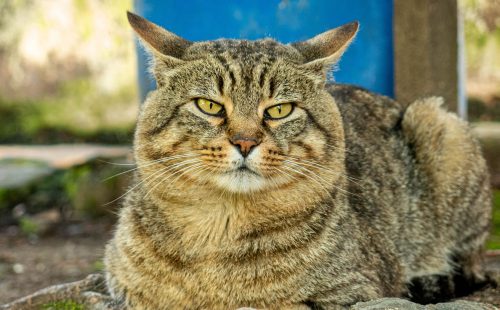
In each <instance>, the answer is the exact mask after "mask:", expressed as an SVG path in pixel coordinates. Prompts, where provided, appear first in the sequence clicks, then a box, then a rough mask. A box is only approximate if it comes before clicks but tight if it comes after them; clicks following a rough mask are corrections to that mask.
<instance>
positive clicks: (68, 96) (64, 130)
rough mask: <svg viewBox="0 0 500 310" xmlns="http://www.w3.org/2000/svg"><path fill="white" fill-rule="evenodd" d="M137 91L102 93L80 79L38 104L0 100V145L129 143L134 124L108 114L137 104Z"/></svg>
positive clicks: (131, 89) (68, 83)
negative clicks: (135, 100)
mask: <svg viewBox="0 0 500 310" xmlns="http://www.w3.org/2000/svg"><path fill="white" fill-rule="evenodd" d="M135 91H136V90H135V88H134V87H127V88H123V89H122V90H120V91H119V92H116V93H112V94H102V93H100V92H98V91H97V90H95V89H94V88H93V87H92V83H91V81H90V80H88V79H79V80H74V81H69V82H67V83H65V84H64V85H62V86H61V89H60V90H59V91H58V93H57V94H56V95H54V96H51V97H47V98H43V99H42V98H41V99H40V100H38V101H21V102H19V101H7V100H2V99H0V143H29V142H34V143H54V142H105V143H130V141H131V139H132V132H133V126H134V124H133V123H132V122H130V121H129V120H125V121H120V120H115V121H113V120H110V119H109V118H110V115H109V114H111V113H112V112H113V111H112V110H113V108H114V109H116V110H120V109H123V105H126V104H134V103H133V102H131V101H133V100H131V98H135V95H136V94H135ZM111 117H112V116H111Z"/></svg>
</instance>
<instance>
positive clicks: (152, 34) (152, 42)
mask: <svg viewBox="0 0 500 310" xmlns="http://www.w3.org/2000/svg"><path fill="white" fill-rule="evenodd" d="M127 17H128V21H129V23H130V25H131V26H132V28H134V30H135V32H136V33H137V34H138V35H139V37H140V38H141V39H142V40H143V41H144V42H145V43H146V44H147V45H149V47H151V49H152V50H153V52H156V53H160V54H162V55H165V56H170V57H173V58H177V59H178V58H181V57H182V55H183V54H184V51H185V50H186V48H187V47H189V46H190V45H191V44H192V43H191V42H190V41H188V40H185V39H183V38H181V37H179V36H177V35H175V34H173V33H171V32H169V31H167V30H165V29H163V28H162V27H160V26H158V25H156V24H153V23H152V22H150V21H148V20H147V19H145V18H143V17H141V16H139V15H136V14H134V13H131V12H129V11H127Z"/></svg>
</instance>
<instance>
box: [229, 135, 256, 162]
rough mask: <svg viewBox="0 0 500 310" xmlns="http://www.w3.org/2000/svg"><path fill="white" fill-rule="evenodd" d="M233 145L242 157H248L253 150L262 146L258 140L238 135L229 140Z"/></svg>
mask: <svg viewBox="0 0 500 310" xmlns="http://www.w3.org/2000/svg"><path fill="white" fill-rule="evenodd" d="M229 141H231V143H232V144H233V145H235V146H236V147H238V149H239V151H240V153H241V155H243V157H247V156H248V154H250V152H251V151H252V149H253V148H254V147H255V146H257V145H259V144H260V140H258V139H256V138H253V137H252V138H250V137H242V136H241V135H236V136H234V137H232V138H231V139H229Z"/></svg>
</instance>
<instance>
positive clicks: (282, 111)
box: [265, 103, 293, 119]
mask: <svg viewBox="0 0 500 310" xmlns="http://www.w3.org/2000/svg"><path fill="white" fill-rule="evenodd" d="M292 111H293V104H291V103H282V104H277V105H275V106H272V107H270V108H267V109H266V113H265V116H266V117H267V118H269V119H280V118H284V117H287V116H288V115H290V113H292Z"/></svg>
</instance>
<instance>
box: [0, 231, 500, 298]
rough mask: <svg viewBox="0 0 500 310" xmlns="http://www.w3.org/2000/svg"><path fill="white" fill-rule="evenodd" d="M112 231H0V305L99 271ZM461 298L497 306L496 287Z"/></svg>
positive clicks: (499, 261)
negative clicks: (30, 233)
mask: <svg viewBox="0 0 500 310" xmlns="http://www.w3.org/2000/svg"><path fill="white" fill-rule="evenodd" d="M112 229H113V224H112V223H110V222H109V221H97V222H95V221H92V222H91V223H90V222H89V223H85V222H83V223H76V224H70V225H65V226H64V227H61V228H60V229H59V230H58V231H57V232H55V233H52V234H51V235H50V236H45V237H42V238H33V237H32V238H27V237H25V236H22V235H21V234H20V233H19V231H17V229H16V228H15V227H9V228H6V229H2V230H0V304H4V303H8V302H10V301H12V300H14V299H17V298H19V297H22V296H25V295H28V294H30V293H33V292H35V291H37V290H39V289H42V288H45V287H47V286H50V285H54V284H60V283H65V282H71V281H76V280H81V279H83V278H85V276H87V275H88V274H90V273H95V272H98V271H100V270H102V268H103V263H102V257H103V253H104V245H105V243H106V241H107V240H108V239H109V238H110V237H111V231H112ZM487 261H488V263H487V267H488V269H489V270H490V271H491V272H492V273H493V276H494V277H495V278H496V280H497V281H499V282H500V253H490V255H489V256H488V258H487ZM465 299H468V300H473V301H479V302H485V303H490V304H494V305H496V306H500V287H497V288H491V287H490V288H487V289H486V290H483V291H480V292H476V293H475V294H473V295H471V296H468V297H466V298H465Z"/></svg>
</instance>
